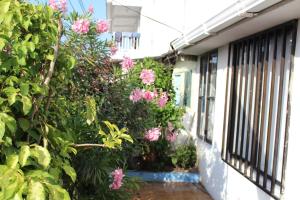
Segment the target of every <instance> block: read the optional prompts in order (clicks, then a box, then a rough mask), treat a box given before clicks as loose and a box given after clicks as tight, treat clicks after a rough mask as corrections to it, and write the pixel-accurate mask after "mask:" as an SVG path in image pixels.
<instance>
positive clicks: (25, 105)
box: [22, 96, 32, 115]
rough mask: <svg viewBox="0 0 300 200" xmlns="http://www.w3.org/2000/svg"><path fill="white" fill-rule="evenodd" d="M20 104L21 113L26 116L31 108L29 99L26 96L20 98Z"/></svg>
mask: <svg viewBox="0 0 300 200" xmlns="http://www.w3.org/2000/svg"><path fill="white" fill-rule="evenodd" d="M22 103H23V112H24V114H25V115H26V114H28V113H29V112H30V110H31V107H32V102H31V99H29V98H28V97H27V96H22Z"/></svg>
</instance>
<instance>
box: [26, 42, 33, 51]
mask: <svg viewBox="0 0 300 200" xmlns="http://www.w3.org/2000/svg"><path fill="white" fill-rule="evenodd" d="M27 47H28V49H29V50H30V51H31V52H33V51H34V50H35V45H34V43H33V42H27Z"/></svg>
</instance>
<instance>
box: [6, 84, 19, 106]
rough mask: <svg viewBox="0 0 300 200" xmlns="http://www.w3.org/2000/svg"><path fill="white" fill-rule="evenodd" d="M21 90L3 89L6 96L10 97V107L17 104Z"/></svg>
mask: <svg viewBox="0 0 300 200" xmlns="http://www.w3.org/2000/svg"><path fill="white" fill-rule="evenodd" d="M19 91H20V90H19V89H16V88H14V87H6V88H4V89H3V92H4V93H5V94H6V96H7V97H8V99H7V100H8V103H9V105H12V104H14V103H15V102H16V96H17V94H18V92H19Z"/></svg>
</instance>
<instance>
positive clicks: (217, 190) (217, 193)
mask: <svg viewBox="0 0 300 200" xmlns="http://www.w3.org/2000/svg"><path fill="white" fill-rule="evenodd" d="M197 147H198V148H197V155H198V162H199V164H198V166H199V171H200V174H201V183H202V184H203V185H204V187H205V188H206V190H207V191H208V192H209V194H210V195H211V196H212V198H213V199H215V200H248V199H249V200H255V199H257V200H272V199H273V198H272V197H270V196H269V195H268V194H267V193H265V192H263V191H262V190H261V189H260V188H259V187H256V186H255V185H254V184H253V183H251V182H250V181H249V180H247V179H246V178H245V177H243V176H242V175H241V174H239V173H238V172H237V171H235V170H234V169H231V167H230V166H229V165H227V164H226V163H225V162H224V161H223V160H222V158H221V152H220V151H219V150H218V149H217V146H216V143H213V144H212V145H210V144H207V143H205V142H204V141H198V143H197ZM229 173H230V174H229ZM229 179H230V181H229ZM228 183H230V184H231V185H230V186H229V185H228ZM229 187H230V188H229ZM255 188H256V190H255ZM251 191H252V192H253V193H256V194H253V193H251Z"/></svg>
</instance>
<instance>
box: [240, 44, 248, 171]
mask: <svg viewBox="0 0 300 200" xmlns="http://www.w3.org/2000/svg"><path fill="white" fill-rule="evenodd" d="M245 49H246V52H245V53H246V61H244V67H245V87H244V108H243V116H242V135H241V148H240V155H241V160H243V159H245V158H243V150H244V137H245V120H246V111H247V109H246V108H247V99H248V90H247V89H248V73H249V69H248V68H249V60H250V40H248V41H247V44H246V47H245ZM243 56H244V55H243ZM246 142H247V141H246ZM245 155H246V154H245ZM240 170H241V171H242V165H240Z"/></svg>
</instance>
